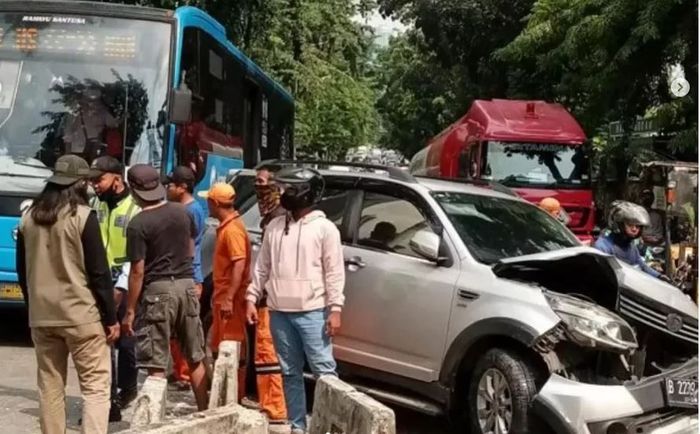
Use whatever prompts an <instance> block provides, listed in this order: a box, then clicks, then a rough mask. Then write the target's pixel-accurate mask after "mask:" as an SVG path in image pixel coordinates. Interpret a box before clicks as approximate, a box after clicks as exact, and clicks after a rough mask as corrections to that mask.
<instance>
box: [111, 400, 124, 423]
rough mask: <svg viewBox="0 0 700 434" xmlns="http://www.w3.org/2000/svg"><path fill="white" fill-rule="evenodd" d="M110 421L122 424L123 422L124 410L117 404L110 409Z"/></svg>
mask: <svg viewBox="0 0 700 434" xmlns="http://www.w3.org/2000/svg"><path fill="white" fill-rule="evenodd" d="M109 421H110V422H121V421H122V410H121V409H120V408H119V405H118V404H117V403H115V402H113V403H112V405H111V406H110V407H109Z"/></svg>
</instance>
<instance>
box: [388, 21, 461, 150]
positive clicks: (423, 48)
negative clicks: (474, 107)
mask: <svg viewBox="0 0 700 434" xmlns="http://www.w3.org/2000/svg"><path fill="white" fill-rule="evenodd" d="M378 65H379V68H378V71H379V72H378V78H377V86H378V88H379V97H378V99H377V109H378V111H379V113H380V115H381V122H382V129H383V134H382V137H381V144H382V145H383V146H385V147H387V148H393V149H396V150H399V151H400V152H401V153H402V154H403V155H405V156H406V157H409V158H410V157H411V156H412V155H413V154H414V153H416V152H417V151H419V150H420V149H421V148H423V147H424V146H425V144H426V141H427V140H428V139H429V138H430V137H432V136H434V135H435V134H437V133H438V132H440V130H442V129H443V128H444V127H445V126H446V125H447V124H449V123H450V122H452V121H453V120H455V119H456V118H457V117H458V116H459V114H460V112H461V111H462V110H464V108H465V107H464V106H463V104H460V102H459V101H460V100H462V99H463V98H460V96H461V95H459V94H458V91H459V88H455V84H456V83H459V76H458V72H457V68H452V69H447V68H444V67H442V66H441V65H440V63H439V62H438V61H437V59H436V55H435V54H434V53H433V52H431V51H430V50H429V48H428V47H427V45H426V43H425V41H424V39H423V37H422V34H421V33H420V32H417V31H410V32H408V33H407V34H404V35H401V36H398V37H394V38H392V39H391V40H390V41H389V47H388V48H387V49H386V50H384V51H383V52H382V53H380V55H379V57H378Z"/></svg>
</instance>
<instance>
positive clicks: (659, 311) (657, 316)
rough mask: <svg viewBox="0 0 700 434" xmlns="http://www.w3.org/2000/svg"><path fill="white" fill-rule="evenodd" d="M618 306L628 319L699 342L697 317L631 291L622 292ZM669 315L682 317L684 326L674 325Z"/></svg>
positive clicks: (665, 332) (672, 317)
mask: <svg viewBox="0 0 700 434" xmlns="http://www.w3.org/2000/svg"><path fill="white" fill-rule="evenodd" d="M618 308H619V311H620V313H621V314H622V316H624V317H626V318H627V319H630V320H633V321H635V322H638V323H641V324H644V325H646V326H649V327H651V328H653V329H656V330H658V331H660V332H662V333H664V334H667V335H670V336H673V337H675V338H678V339H680V340H682V341H685V342H689V343H692V344H695V345H697V343H698V320H697V319H695V318H691V317H690V316H688V315H685V314H682V313H680V312H676V311H674V310H672V309H670V308H668V307H666V306H661V305H659V304H658V303H655V302H653V301H651V300H649V299H646V298H644V297H641V296H638V295H636V294H630V293H629V292H624V293H621V294H620V298H619V302H618ZM669 317H671V319H675V320H676V321H677V320H678V319H680V320H681V321H682V326H681V327H680V328H676V327H673V325H672V324H671V323H672V321H671V320H670V319H669ZM670 324H671V325H670ZM676 324H677V322H676Z"/></svg>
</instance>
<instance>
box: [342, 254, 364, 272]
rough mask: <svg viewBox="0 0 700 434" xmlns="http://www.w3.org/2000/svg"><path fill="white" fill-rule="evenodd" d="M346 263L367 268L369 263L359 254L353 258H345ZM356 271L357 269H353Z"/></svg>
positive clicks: (350, 265) (351, 266)
mask: <svg viewBox="0 0 700 434" xmlns="http://www.w3.org/2000/svg"><path fill="white" fill-rule="evenodd" d="M345 265H346V266H348V267H350V268H351V269H352V268H365V267H366V266H367V263H366V262H365V261H363V260H362V258H360V257H359V256H353V257H352V258H349V259H346V260H345ZM352 271H355V270H352Z"/></svg>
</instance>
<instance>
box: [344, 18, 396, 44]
mask: <svg viewBox="0 0 700 434" xmlns="http://www.w3.org/2000/svg"><path fill="white" fill-rule="evenodd" d="M356 19H357V20H358V21H360V22H364V23H367V24H369V25H370V26H372V27H373V28H374V29H375V32H376V36H377V39H376V41H375V42H376V43H377V45H379V46H386V45H387V44H388V43H389V37H390V36H391V35H392V34H395V33H399V32H402V31H404V30H406V26H404V25H403V24H401V23H400V22H398V21H394V20H392V19H391V18H384V17H382V15H381V14H380V13H379V11H374V13H373V14H372V15H370V16H369V17H367V18H362V17H356Z"/></svg>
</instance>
